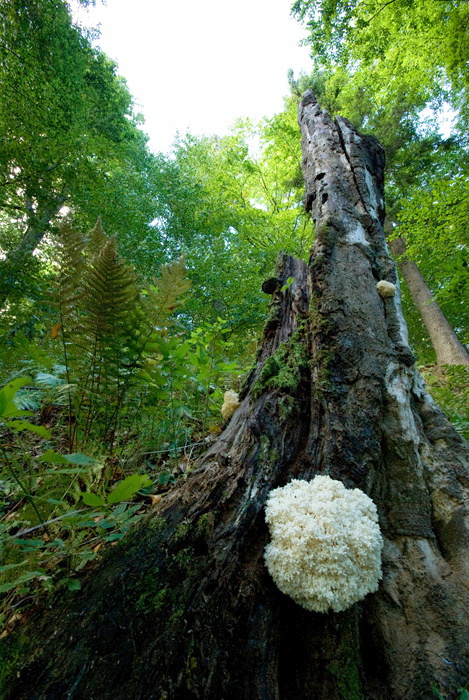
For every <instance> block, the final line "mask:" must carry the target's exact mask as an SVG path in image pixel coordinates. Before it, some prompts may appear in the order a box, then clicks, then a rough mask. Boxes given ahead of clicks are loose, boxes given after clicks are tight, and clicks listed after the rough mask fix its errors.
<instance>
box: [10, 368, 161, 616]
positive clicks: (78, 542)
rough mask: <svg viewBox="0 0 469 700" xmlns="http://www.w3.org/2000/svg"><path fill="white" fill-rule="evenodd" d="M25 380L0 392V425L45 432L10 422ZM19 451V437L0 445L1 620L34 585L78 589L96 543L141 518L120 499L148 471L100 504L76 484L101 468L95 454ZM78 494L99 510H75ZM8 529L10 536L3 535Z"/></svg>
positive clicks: (145, 480) (22, 445) (144, 480)
mask: <svg viewBox="0 0 469 700" xmlns="http://www.w3.org/2000/svg"><path fill="white" fill-rule="evenodd" d="M29 383H30V379H29V378H26V377H22V378H17V379H15V380H13V381H12V382H9V383H8V384H6V385H5V386H4V387H3V388H2V389H1V390H0V431H2V432H3V433H4V434H5V431H14V432H16V433H18V432H19V431H24V430H26V431H28V432H29V433H30V434H32V435H34V436H36V435H39V436H40V437H41V438H50V432H49V431H48V430H46V429H45V428H43V427H42V426H36V425H33V424H30V423H25V424H24V425H21V426H18V425H17V423H18V420H17V417H18V415H20V416H23V415H24V414H25V413H28V414H29V412H25V411H23V410H22V409H19V408H18V406H17V404H18V399H17V394H18V391H19V390H20V389H21V387H24V386H25V385H26V384H29ZM2 423H3V425H2ZM21 423H23V421H21ZM39 428H42V431H39V430H38V429H39ZM10 443H11V441H10ZM27 450H28V445H27V441H25V440H22V441H20V442H19V443H17V444H15V443H12V444H10V445H9V446H8V445H7V444H6V443H5V442H4V443H3V444H2V446H1V448H0V451H1V456H2V460H1V465H2V469H1V471H0V514H1V515H2V519H1V522H0V551H1V553H2V562H5V563H3V564H2V565H1V566H0V593H6V594H8V595H7V597H6V598H5V599H4V601H5V602H4V606H3V607H2V609H0V620H2V619H5V618H6V621H8V620H9V618H10V617H11V612H12V611H14V609H15V607H17V606H18V605H21V604H22V600H23V599H25V597H26V599H28V598H29V599H30V600H31V598H34V596H35V595H36V594H37V593H38V592H40V591H41V590H42V591H50V590H52V589H53V588H55V587H59V588H60V587H63V586H66V587H67V588H68V589H69V590H78V589H79V588H80V581H79V579H78V578H76V577H75V576H76V574H77V572H79V571H81V570H82V569H83V568H84V567H85V566H86V565H87V564H88V563H89V562H91V561H93V560H94V559H95V558H96V556H97V552H98V550H99V548H100V547H101V546H102V545H103V544H104V543H106V542H113V541H115V540H117V539H120V538H122V537H123V536H124V534H125V533H126V532H127V531H128V530H129V528H130V527H131V526H132V525H133V524H134V523H136V522H137V521H138V520H139V519H140V518H141V517H142V514H141V513H138V511H140V506H139V505H136V506H129V505H128V504H127V503H122V501H127V500H128V499H130V498H132V497H134V496H135V494H136V493H137V492H138V491H139V490H140V489H142V488H145V487H147V486H149V485H151V479H150V478H149V477H148V475H139V474H132V475H130V476H129V477H127V478H126V479H123V480H122V481H120V482H119V483H118V484H117V485H116V486H115V488H114V489H113V490H112V491H111V492H110V494H109V496H108V498H107V504H105V501H104V499H102V498H98V497H94V499H93V498H91V497H92V496H93V494H90V493H85V494H81V491H80V482H81V483H88V484H89V483H91V482H92V481H93V475H95V479H94V480H95V481H96V479H98V480H99V479H100V475H101V474H102V471H103V470H102V469H100V468H98V469H96V460H94V459H91V458H89V457H87V456H86V455H83V454H80V453H76V454H71V455H63V454H60V453H58V452H55V451H53V450H50V449H48V450H46V451H45V452H43V453H42V454H40V455H39V456H36V455H34V456H33V454H32V452H33V451H35V450H31V449H29V457H26V452H27ZM46 465H52V467H49V466H46ZM64 465H65V466H64ZM96 475H98V476H97V477H96ZM51 487H52V488H51ZM18 489H19V490H18ZM52 496H53V497H52ZM80 496H82V497H83V500H84V501H85V502H86V501H87V500H89V501H90V502H89V505H92V506H93V507H100V506H104V505H106V508H105V509H104V510H100V511H94V512H89V511H87V509H85V510H83V509H76V506H77V503H78V499H79V498H80ZM30 507H31V509H30ZM57 512H61V515H56V513H57ZM46 513H47V518H48V519H47V520H45V518H46ZM31 514H34V515H35V516H36V518H37V524H36V525H34V526H32V527H29V525H30V524H31V520H30V517H31ZM54 516H55V517H54ZM12 529H13V530H14V534H10V532H11V530H12ZM33 532H34V533H39V534H40V537H37V534H36V537H34V536H33V537H32V538H31V537H30V536H29V535H31V533H33ZM14 615H15V614H13V617H14ZM17 617H18V616H17Z"/></svg>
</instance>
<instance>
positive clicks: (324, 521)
mask: <svg viewBox="0 0 469 700" xmlns="http://www.w3.org/2000/svg"><path fill="white" fill-rule="evenodd" d="M265 517H266V521H267V524H268V526H269V530H270V535H271V538H272V539H271V542H270V543H269V544H268V545H267V547H266V548H265V554H264V558H265V563H266V565H267V569H268V571H269V573H270V575H271V576H272V578H273V580H274V581H275V583H276V584H277V586H278V588H279V589H280V590H281V591H282V593H286V595H289V596H290V597H291V598H293V600H294V601H295V602H296V603H298V604H299V605H302V606H303V607H304V608H306V609H307V610H314V611H316V612H328V611H329V610H330V609H332V610H333V611H334V612H340V611H341V610H346V609H347V608H349V607H350V606H351V605H353V604H354V603H356V602H357V601H358V600H361V599H362V598H364V597H365V595H366V594H367V593H373V592H374V591H376V590H377V589H378V581H379V579H380V578H381V550H382V547H383V540H382V537H381V533H380V529H379V525H378V515H377V512H376V506H375V504H374V503H373V501H372V500H371V498H369V497H368V496H367V495H366V494H365V493H363V491H360V489H353V490H347V489H346V488H345V487H344V485H343V484H342V482H341V481H336V480H335V479H331V478H330V477H328V476H316V477H315V478H314V479H313V480H312V481H303V480H298V479H295V480H293V481H291V482H290V483H289V484H287V485H286V486H283V487H282V488H277V489H274V490H273V491H271V492H270V494H269V497H268V499H267V505H266V516H265Z"/></svg>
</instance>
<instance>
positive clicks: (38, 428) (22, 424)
mask: <svg viewBox="0 0 469 700" xmlns="http://www.w3.org/2000/svg"><path fill="white" fill-rule="evenodd" d="M22 413H23V411H22ZM29 415H32V414H29ZM8 427H9V428H11V430H17V431H20V430H29V431H30V432H31V433H36V435H40V436H41V437H43V438H50V437H51V435H52V433H51V431H50V430H47V428H44V426H43V425H34V423H29V422H28V421H25V420H12V421H9V423H8Z"/></svg>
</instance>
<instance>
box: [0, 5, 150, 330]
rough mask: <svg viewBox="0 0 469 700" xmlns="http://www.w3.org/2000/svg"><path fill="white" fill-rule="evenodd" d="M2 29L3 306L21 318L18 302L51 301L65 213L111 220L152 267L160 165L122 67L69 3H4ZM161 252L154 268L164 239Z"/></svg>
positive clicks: (83, 221)
mask: <svg viewBox="0 0 469 700" xmlns="http://www.w3.org/2000/svg"><path fill="white" fill-rule="evenodd" d="M0 31H1V35H2V42H1V45H0V98H1V99H0V131H1V133H2V141H1V146H0V180H1V183H2V187H1V188H0V225H1V230H0V250H1V251H2V252H3V253H6V258H5V259H2V260H0V268H1V274H0V280H1V281H0V306H2V307H3V306H4V303H5V299H6V298H8V301H9V309H10V314H12V312H13V309H12V308H11V305H12V304H19V305H20V308H21V305H24V298H25V297H27V296H32V297H35V298H39V299H40V298H42V296H43V291H44V288H45V287H46V286H47V277H48V274H47V273H48V270H47V264H46V261H47V257H48V244H47V240H45V241H43V237H44V234H45V233H48V232H51V231H53V230H55V226H54V222H55V221H56V218H57V216H58V215H59V212H60V210H61V209H62V207H64V206H65V205H66V206H68V207H69V208H72V209H73V211H74V216H75V218H76V220H77V221H78V223H79V225H81V226H83V227H84V228H86V227H88V226H90V225H91V223H92V222H94V221H95V220H96V218H97V216H98V214H102V215H103V216H104V220H105V222H106V225H107V226H108V227H112V230H113V231H114V232H115V233H116V234H118V235H119V237H120V238H121V239H122V241H123V243H125V244H126V248H127V250H132V251H133V252H134V257H135V258H137V257H139V253H138V252H137V251H140V250H141V256H140V257H141V258H143V259H145V260H146V261H148V257H149V251H148V250H147V246H146V245H143V242H144V241H145V240H146V238H147V237H151V234H152V229H151V227H150V222H151V221H152V220H153V219H154V218H155V216H157V215H158V213H159V212H158V206H157V203H156V197H155V183H156V182H157V181H158V179H159V177H160V173H159V168H160V159H158V158H156V157H155V156H153V155H152V154H151V153H150V151H149V150H148V148H147V145H146V141H147V138H146V136H145V135H144V134H143V133H142V131H141V130H140V128H139V124H140V119H139V117H137V116H136V115H135V114H134V112H133V105H132V97H131V95H130V93H129V92H128V90H127V87H126V85H125V82H124V81H123V80H122V79H121V78H120V77H118V76H117V73H116V66H115V64H114V63H113V62H112V61H110V59H109V58H107V57H106V56H105V55H104V54H103V53H101V52H100V51H99V50H95V49H93V48H92V46H91V43H90V40H89V38H88V37H87V36H85V35H84V34H82V33H81V31H80V30H79V28H77V27H76V26H75V25H74V24H73V22H72V18H71V15H70V10H69V6H68V3H67V2H65V1H64V0H57V1H55V2H49V1H48V0H27V2H23V1H20V0H11V2H2V3H0ZM130 230H132V233H133V237H134V239H133V240H129V237H128V232H129V231H130ZM135 237H137V238H138V239H139V241H140V242H142V245H141V246H139V245H135ZM41 241H43V243H42V245H41V255H40V256H36V257H35V259H33V256H32V255H31V254H32V252H33V251H34V250H35V249H36V248H37V247H38V245H40V244H41ZM152 248H153V251H152V254H153V258H152V259H153V260H154V259H155V255H156V257H158V255H157V245H156V241H155V240H154V239H153V240H152ZM49 272H50V271H49ZM16 315H17V314H13V318H11V323H12V326H14V322H15V319H16Z"/></svg>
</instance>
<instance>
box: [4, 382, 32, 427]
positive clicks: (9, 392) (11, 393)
mask: <svg viewBox="0 0 469 700" xmlns="http://www.w3.org/2000/svg"><path fill="white" fill-rule="evenodd" d="M30 383H31V377H17V378H16V379H13V381H11V382H8V384H5V386H4V387H3V388H2V389H0V417H1V418H7V417H8V416H10V415H13V414H14V412H15V411H17V410H18V407H17V406H16V404H15V403H14V401H13V399H14V397H15V395H16V393H17V391H18V389H21V387H22V386H25V385H26V384H30ZM11 411H13V414H12V413H11ZM28 415H31V414H28Z"/></svg>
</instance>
